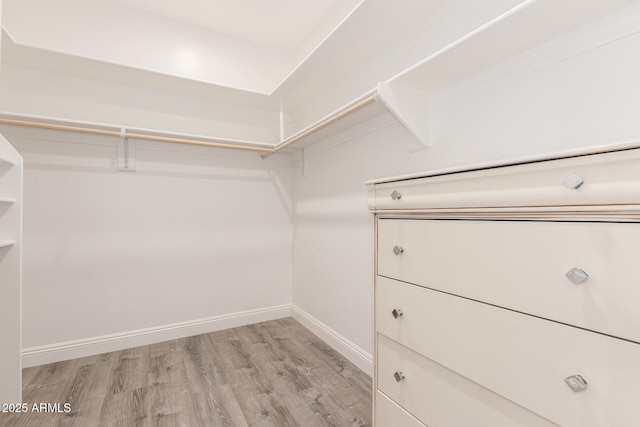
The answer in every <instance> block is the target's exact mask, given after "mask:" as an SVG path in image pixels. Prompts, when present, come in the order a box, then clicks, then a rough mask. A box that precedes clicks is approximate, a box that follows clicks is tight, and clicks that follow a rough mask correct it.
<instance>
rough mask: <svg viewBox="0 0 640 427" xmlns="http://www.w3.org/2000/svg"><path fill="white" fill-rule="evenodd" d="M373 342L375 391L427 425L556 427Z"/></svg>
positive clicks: (393, 345) (383, 341)
mask: <svg viewBox="0 0 640 427" xmlns="http://www.w3.org/2000/svg"><path fill="white" fill-rule="evenodd" d="M377 342H378V365H377V375H378V376H377V378H378V388H379V390H380V391H382V392H383V393H385V394H386V395H388V396H389V397H390V398H392V399H393V400H394V401H396V402H397V403H398V404H400V405H401V406H402V407H404V408H406V409H407V411H409V412H410V413H412V414H413V415H415V416H416V417H417V418H418V419H420V420H421V421H422V422H424V423H425V424H427V425H429V426H439V427H458V426H491V427H513V426H521V427H551V426H556V424H554V423H552V422H550V421H548V420H545V419H544V418H541V417H539V416H537V415H535V414H534V413H532V412H530V411H528V410H526V409H524V408H522V407H521V406H518V405H516V404H514V403H512V402H510V401H508V400H506V399H504V398H503V397H500V396H499V395H497V394H495V393H492V392H491V391H489V390H487V389H486V388H484V387H482V386H480V385H478V384H476V383H474V382H472V381H469V380H467V379H466V378H464V377H462V376H460V375H458V374H456V373H455V372H453V371H451V370H449V369H446V368H444V367H443V366H441V365H439V364H437V363H435V362H433V361H432V360H429V359H428V358H425V357H423V356H421V355H419V354H418V353H416V352H414V351H412V350H410V349H408V348H406V347H404V346H402V345H400V344H398V343H397V342H395V341H392V340H390V339H388V338H386V337H385V336H383V335H380V336H379V337H378V341H377ZM396 372H402V374H403V375H404V376H405V377H404V379H402V380H400V381H399V382H398V381H397V380H396V378H395V373H396ZM396 425H401V424H396Z"/></svg>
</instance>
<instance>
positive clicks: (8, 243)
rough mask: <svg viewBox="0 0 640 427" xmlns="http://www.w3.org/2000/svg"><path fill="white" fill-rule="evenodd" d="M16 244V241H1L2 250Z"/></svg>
mask: <svg viewBox="0 0 640 427" xmlns="http://www.w3.org/2000/svg"><path fill="white" fill-rule="evenodd" d="M15 244H16V241H15V240H0V248H6V247H9V246H13V245H15Z"/></svg>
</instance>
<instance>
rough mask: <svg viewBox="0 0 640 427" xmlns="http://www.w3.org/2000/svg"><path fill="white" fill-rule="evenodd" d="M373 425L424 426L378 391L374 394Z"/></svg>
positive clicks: (376, 426)
mask: <svg viewBox="0 0 640 427" xmlns="http://www.w3.org/2000/svg"><path fill="white" fill-rule="evenodd" d="M375 402H376V404H375V411H376V412H375V416H374V421H375V427H426V426H425V425H424V424H422V423H421V422H420V421H418V420H417V419H416V418H415V417H414V416H413V415H411V414H410V413H408V412H407V411H405V410H404V409H402V408H401V407H400V406H398V404H397V403H395V402H394V401H393V400H391V399H389V398H388V397H387V396H385V395H384V394H382V393H380V392H379V391H378V392H376V395H375Z"/></svg>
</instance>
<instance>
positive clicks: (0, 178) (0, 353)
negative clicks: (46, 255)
mask: <svg viewBox="0 0 640 427" xmlns="http://www.w3.org/2000/svg"><path fill="white" fill-rule="evenodd" d="M22 169H23V162H22V157H20V154H18V152H17V151H16V150H15V149H14V148H13V147H12V146H11V144H9V142H8V141H7V140H6V139H5V138H4V137H3V136H2V135H0V341H2V345H0V361H2V363H0V378H2V381H0V402H6V403H18V402H21V401H22V369H21V368H22V363H21V351H22V340H21V309H20V305H21V295H22V271H21V269H22V253H21V252H22V248H21V242H22V240H21V239H22Z"/></svg>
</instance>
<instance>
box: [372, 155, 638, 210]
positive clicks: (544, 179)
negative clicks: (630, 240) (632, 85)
mask: <svg viewBox="0 0 640 427" xmlns="http://www.w3.org/2000/svg"><path fill="white" fill-rule="evenodd" d="M639 171H640V150H638V149H635V150H626V151H617V152H610V153H605V154H597V155H588V156H582V157H573V158H568V159H560V160H551V161H546V162H538V163H528V164H522V165H515V166H506V167H500V168H493V169H486V170H479V171H471V172H465V173H453V174H447V175H440V176H432V177H426V178H418V179H411V180H406V181H398V182H389V183H381V184H375V198H374V206H373V207H374V208H375V209H376V210H388V209H391V210H393V209H433V208H448V209H451V208H469V207H489V208H491V207H497V206H500V207H515V206H566V205H586V204H590V205H602V204H628V203H640V173H639ZM574 175H575V176H574ZM576 176H577V177H578V178H576ZM571 178H574V179H575V181H572V179H571ZM580 179H581V180H582V181H583V183H582V184H581V185H580V186H579V187H578V188H577V189H574V188H570V186H571V184H573V183H578V182H580ZM565 180H566V181H567V183H566V185H565V184H564V183H563V182H564V181H565ZM567 185H569V187H568V186H567ZM394 192H395V193H394ZM398 194H399V195H400V197H398ZM392 195H393V197H392Z"/></svg>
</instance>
